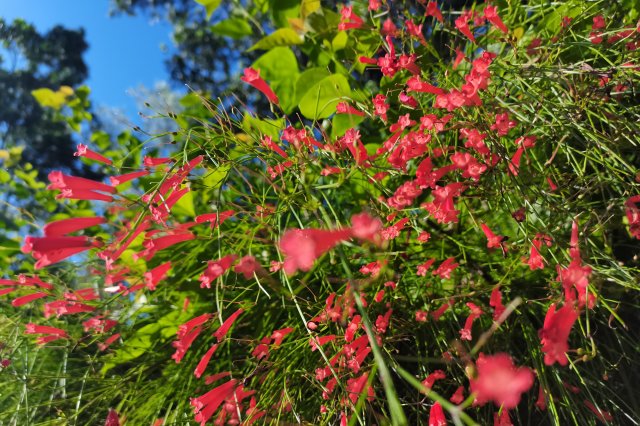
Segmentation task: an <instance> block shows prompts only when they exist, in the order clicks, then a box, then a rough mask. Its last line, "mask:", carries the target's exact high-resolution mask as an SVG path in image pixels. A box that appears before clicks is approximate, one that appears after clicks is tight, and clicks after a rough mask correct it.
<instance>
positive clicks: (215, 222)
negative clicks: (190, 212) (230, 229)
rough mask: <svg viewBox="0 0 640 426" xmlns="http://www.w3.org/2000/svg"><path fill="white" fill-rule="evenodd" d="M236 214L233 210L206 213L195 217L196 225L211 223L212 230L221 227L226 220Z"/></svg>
mask: <svg viewBox="0 0 640 426" xmlns="http://www.w3.org/2000/svg"><path fill="white" fill-rule="evenodd" d="M234 214H235V212H234V211H233V210H225V211H223V212H220V213H219V214H218V213H205V214H201V215H199V216H196V217H195V219H194V220H195V221H196V223H204V222H209V224H210V226H211V229H213V228H215V227H216V226H219V225H221V224H222V223H223V222H224V221H225V220H227V219H228V218H230V217H231V216H233V215H234Z"/></svg>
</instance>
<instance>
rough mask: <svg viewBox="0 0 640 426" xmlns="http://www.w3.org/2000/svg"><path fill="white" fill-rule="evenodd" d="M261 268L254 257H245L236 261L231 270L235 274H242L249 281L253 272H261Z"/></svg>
mask: <svg viewBox="0 0 640 426" xmlns="http://www.w3.org/2000/svg"><path fill="white" fill-rule="evenodd" d="M261 268H262V266H260V263H258V261H257V260H256V258H255V257H253V256H251V255H247V256H244V257H243V258H241V259H240V260H239V261H238V264H237V265H236V266H235V267H234V268H233V270H234V272H235V273H236V274H242V275H243V276H244V278H245V279H247V280H249V279H251V278H253V274H254V272H256V271H259V270H261Z"/></svg>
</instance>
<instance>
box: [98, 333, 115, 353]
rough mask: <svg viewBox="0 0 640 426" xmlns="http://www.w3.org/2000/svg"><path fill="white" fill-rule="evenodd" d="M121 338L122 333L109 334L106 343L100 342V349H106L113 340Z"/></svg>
mask: <svg viewBox="0 0 640 426" xmlns="http://www.w3.org/2000/svg"><path fill="white" fill-rule="evenodd" d="M119 338H120V333H116V334H113V335H111V336H109V338H107V340H105V341H104V343H98V349H100V351H101V352H104V351H106V350H107V348H108V347H109V346H111V345H112V344H113V342H115V341H116V340H118V339H119Z"/></svg>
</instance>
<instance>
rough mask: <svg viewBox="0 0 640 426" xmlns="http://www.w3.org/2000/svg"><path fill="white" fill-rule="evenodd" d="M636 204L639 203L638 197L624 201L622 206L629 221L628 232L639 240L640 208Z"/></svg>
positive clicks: (639, 198) (639, 197)
mask: <svg viewBox="0 0 640 426" xmlns="http://www.w3.org/2000/svg"><path fill="white" fill-rule="evenodd" d="M638 203H640V195H635V196H633V197H631V198H629V199H628V200H627V201H625V203H624V206H625V214H626V215H627V220H628V221H629V232H630V233H631V235H632V236H633V237H635V238H637V239H639V240H640V208H638V206H637V204H638Z"/></svg>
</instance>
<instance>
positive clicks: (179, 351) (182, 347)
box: [171, 327, 202, 364]
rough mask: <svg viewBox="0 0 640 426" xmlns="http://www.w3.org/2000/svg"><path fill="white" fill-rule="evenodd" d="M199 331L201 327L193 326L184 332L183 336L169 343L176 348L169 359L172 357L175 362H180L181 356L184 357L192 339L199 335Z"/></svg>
mask: <svg viewBox="0 0 640 426" xmlns="http://www.w3.org/2000/svg"><path fill="white" fill-rule="evenodd" d="M201 332H202V327H195V328H194V329H192V330H190V331H189V332H188V333H186V334H185V335H184V336H182V337H180V339H179V340H177V341H175V342H173V343H171V346H173V347H174V348H176V351H175V352H174V354H173V355H171V359H173V360H174V361H175V362H176V364H180V361H182V358H184V356H185V355H186V353H187V350H189V347H190V346H191V344H192V343H193V341H194V340H196V338H197V337H198V336H199V335H200V333H201Z"/></svg>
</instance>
